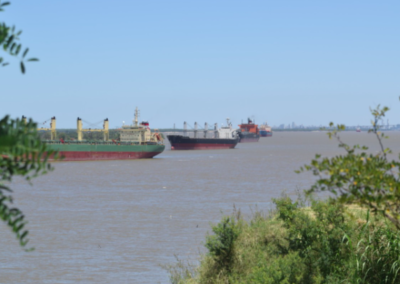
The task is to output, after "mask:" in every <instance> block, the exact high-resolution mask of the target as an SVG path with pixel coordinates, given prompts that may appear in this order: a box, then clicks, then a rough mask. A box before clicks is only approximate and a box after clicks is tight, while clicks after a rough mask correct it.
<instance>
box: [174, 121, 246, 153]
mask: <svg viewBox="0 0 400 284" xmlns="http://www.w3.org/2000/svg"><path fill="white" fill-rule="evenodd" d="M183 129H184V131H183V132H184V133H183V134H184V135H167V138H168V140H169V142H170V143H171V150H209V149H233V148H235V146H236V145H237V143H238V142H239V136H238V133H237V130H236V129H233V128H232V124H231V123H230V121H229V119H227V126H225V127H224V126H222V127H221V128H219V129H218V125H217V123H215V124H214V131H213V133H211V134H209V132H208V127H207V123H205V126H204V130H203V137H198V135H199V133H198V131H197V123H195V127H194V130H193V132H194V137H193V138H192V137H189V136H187V135H186V133H187V124H186V122H184V127H183ZM200 134H201V133H200ZM208 135H210V136H211V135H212V136H214V137H207V136H208Z"/></svg>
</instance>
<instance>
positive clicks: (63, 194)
mask: <svg viewBox="0 0 400 284" xmlns="http://www.w3.org/2000/svg"><path fill="white" fill-rule="evenodd" d="M389 135H390V136H391V138H390V139H388V140H386V141H385V144H386V145H387V146H389V147H391V148H392V149H393V150H394V152H396V153H398V152H400V143H399V142H400V133H398V132H390V133H389ZM342 136H343V140H345V141H346V142H348V143H350V144H357V143H361V144H367V145H369V146H371V151H372V152H376V151H377V150H378V149H379V148H378V143H377V142H376V139H374V137H373V136H372V134H367V133H356V132H351V133H350V132H349V133H344V134H343V135H342ZM169 149H170V147H169V145H168V144H167V147H166V150H165V151H164V153H162V154H161V155H159V156H157V157H156V158H154V159H149V160H134V161H104V162H100V161H99V162H59V163H55V164H54V166H55V170H54V171H53V172H51V173H49V174H47V175H44V176H41V177H39V178H37V179H35V180H33V185H29V184H27V183H26V182H25V181H23V180H19V179H18V180H15V181H14V182H13V183H12V184H11V186H12V188H13V189H14V197H15V204H16V205H17V206H18V207H19V208H21V209H22V210H23V211H24V213H25V214H26V217H27V219H28V220H29V225H28V228H29V231H30V234H29V236H30V243H29V244H30V245H31V246H33V247H35V250H34V251H32V252H25V251H23V250H22V249H21V248H20V247H19V246H18V243H17V241H16V240H15V238H14V236H13V235H12V234H11V233H10V232H9V229H8V228H7V227H6V226H5V225H4V224H2V223H1V224H0V236H1V237H0V245H1V248H2V249H1V251H2V252H1V256H0V269H1V272H0V273H1V274H0V282H1V283H52V284H53V283H65V284H66V283H169V278H168V273H167V271H166V270H165V269H164V268H163V267H162V266H163V265H166V264H173V263H174V262H175V256H174V255H176V256H178V257H179V258H181V259H184V260H187V259H189V260H191V261H194V262H195V261H196V260H197V259H198V255H199V253H200V252H204V251H205V250H204V247H203V244H204V240H205V236H206V234H207V232H210V224H211V223H216V222H218V221H219V220H220V218H221V216H222V214H231V213H232V211H233V207H234V206H235V207H236V208H240V210H241V211H242V213H243V214H244V215H245V216H250V215H251V213H252V212H254V211H255V210H262V211H264V212H266V211H268V210H269V209H271V208H272V205H271V198H274V197H279V196H281V195H282V193H283V192H286V194H288V195H290V196H293V197H295V196H296V194H297V193H296V192H298V191H299V190H302V189H305V188H307V187H309V186H310V185H311V184H312V182H313V180H314V178H313V176H312V175H310V174H300V175H299V174H296V173H294V170H296V169H298V168H299V167H300V166H301V165H303V164H305V163H307V162H309V161H310V159H311V158H313V156H314V154H315V153H320V154H322V155H324V156H332V155H336V154H340V153H343V150H342V149H339V148H338V147H337V142H336V141H334V140H329V139H328V137H327V135H326V134H325V133H324V132H275V133H274V136H273V137H268V138H261V139H260V142H259V143H246V144H238V146H237V147H236V149H232V150H203V151H171V150H169Z"/></svg>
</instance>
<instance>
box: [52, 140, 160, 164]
mask: <svg viewBox="0 0 400 284" xmlns="http://www.w3.org/2000/svg"><path fill="white" fill-rule="evenodd" d="M46 143H47V148H48V149H51V150H57V151H59V153H60V156H61V157H63V161H90V160H133V159H148V158H153V157H154V156H156V155H158V154H160V153H161V152H162V151H164V149H165V146H164V145H162V144H157V143H154V144H151V143H146V144H142V145H141V144H136V143H126V142H102V141H96V142H89V141H61V142H59V141H46Z"/></svg>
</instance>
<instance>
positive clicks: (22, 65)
mask: <svg viewBox="0 0 400 284" xmlns="http://www.w3.org/2000/svg"><path fill="white" fill-rule="evenodd" d="M21 72H22V74H25V65H24V62H22V61H21Z"/></svg>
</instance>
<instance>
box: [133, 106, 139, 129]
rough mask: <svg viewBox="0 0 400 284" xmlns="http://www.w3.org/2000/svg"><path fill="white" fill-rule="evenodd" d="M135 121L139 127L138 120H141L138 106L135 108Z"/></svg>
mask: <svg viewBox="0 0 400 284" xmlns="http://www.w3.org/2000/svg"><path fill="white" fill-rule="evenodd" d="M133 122H134V125H135V126H136V127H137V126H138V122H139V110H138V108H137V107H136V109H135V120H134V121H133Z"/></svg>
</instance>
